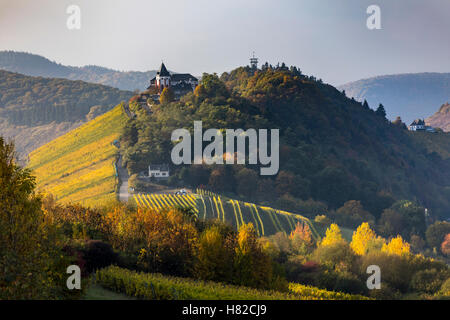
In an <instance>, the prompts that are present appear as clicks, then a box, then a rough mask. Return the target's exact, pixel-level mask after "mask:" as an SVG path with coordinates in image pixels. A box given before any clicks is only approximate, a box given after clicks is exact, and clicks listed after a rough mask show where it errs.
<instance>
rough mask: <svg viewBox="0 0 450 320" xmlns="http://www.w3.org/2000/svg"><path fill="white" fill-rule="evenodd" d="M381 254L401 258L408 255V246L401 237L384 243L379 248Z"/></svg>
mask: <svg viewBox="0 0 450 320" xmlns="http://www.w3.org/2000/svg"><path fill="white" fill-rule="evenodd" d="M381 251H382V252H386V253H388V254H394V255H398V256H402V255H405V254H409V253H410V245H409V243H408V242H406V241H404V240H403V238H402V237H401V236H397V237H395V238H392V239H391V241H390V242H389V243H387V244H386V243H385V244H384V245H383V247H382V248H381Z"/></svg>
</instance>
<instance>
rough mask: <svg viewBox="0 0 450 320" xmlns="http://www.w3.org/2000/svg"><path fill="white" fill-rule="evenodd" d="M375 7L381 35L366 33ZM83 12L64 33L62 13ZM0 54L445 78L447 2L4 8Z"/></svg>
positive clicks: (65, 0) (4, 2) (449, 47)
mask: <svg viewBox="0 0 450 320" xmlns="http://www.w3.org/2000/svg"><path fill="white" fill-rule="evenodd" d="M371 4H377V5H379V6H380V8H381V25H382V30H369V29H367V27H366V19H367V17H368V15H367V14H366V9H367V7H368V6H369V5H371ZM69 5H78V6H79V7H80V9H81V30H68V29H67V27H66V20H67V18H68V14H66V9H67V7H68V6H69ZM0 50H15V51H26V52H31V53H35V54H40V55H43V56H45V57H47V58H48V59H50V60H52V61H56V62H58V63H62V64H64V65H73V66H82V65H100V66H104V67H108V68H112V69H117V70H136V71H146V70H151V69H156V68H158V66H159V65H160V63H161V60H164V62H165V64H166V66H167V67H168V68H169V69H170V70H174V71H176V72H189V73H192V74H194V75H201V74H202V73H203V72H209V73H211V72H217V73H219V74H220V73H222V72H223V71H229V70H232V69H234V68H235V67H237V66H240V65H246V64H248V58H249V57H250V55H251V53H252V51H255V52H256V55H257V56H258V57H259V58H260V62H265V61H268V62H269V63H272V64H276V63H277V62H278V61H280V62H281V61H284V62H286V64H288V65H297V66H299V67H300V68H301V69H302V70H303V72H304V73H306V74H312V75H314V76H316V77H318V78H322V79H323V80H324V81H325V82H328V83H331V84H333V85H340V84H343V83H345V82H348V81H353V80H359V79H361V78H367V77H371V76H376V75H383V74H393V73H410V72H411V73H413V72H427V71H428V72H450V58H449V57H450V1H449V0H395V1H394V0H369V1H367V0H277V1H274V0H226V1H225V0H222V1H220V0H159V1H151V0H38V1H37V0H0Z"/></svg>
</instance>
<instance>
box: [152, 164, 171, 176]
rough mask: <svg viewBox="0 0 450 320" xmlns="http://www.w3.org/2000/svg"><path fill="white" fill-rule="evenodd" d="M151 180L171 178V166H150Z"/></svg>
mask: <svg viewBox="0 0 450 320" xmlns="http://www.w3.org/2000/svg"><path fill="white" fill-rule="evenodd" d="M148 176H149V177H150V178H158V179H161V178H169V166H168V165H167V164H151V165H149V166H148Z"/></svg>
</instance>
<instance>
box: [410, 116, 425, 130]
mask: <svg viewBox="0 0 450 320" xmlns="http://www.w3.org/2000/svg"><path fill="white" fill-rule="evenodd" d="M409 130H411V131H424V130H425V121H423V120H422V119H417V120H414V121H413V123H411V124H410V125H409Z"/></svg>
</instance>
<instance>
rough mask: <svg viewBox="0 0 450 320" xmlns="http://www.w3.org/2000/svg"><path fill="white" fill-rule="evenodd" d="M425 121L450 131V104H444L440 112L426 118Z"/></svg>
mask: <svg viewBox="0 0 450 320" xmlns="http://www.w3.org/2000/svg"><path fill="white" fill-rule="evenodd" d="M425 123H426V124H427V125H429V126H432V127H435V128H441V129H442V130H444V131H446V132H450V104H449V103H448V102H447V103H446V104H443V105H442V106H441V108H440V109H439V111H438V112H436V113H435V114H433V115H432V116H431V117H428V118H427V119H425Z"/></svg>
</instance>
